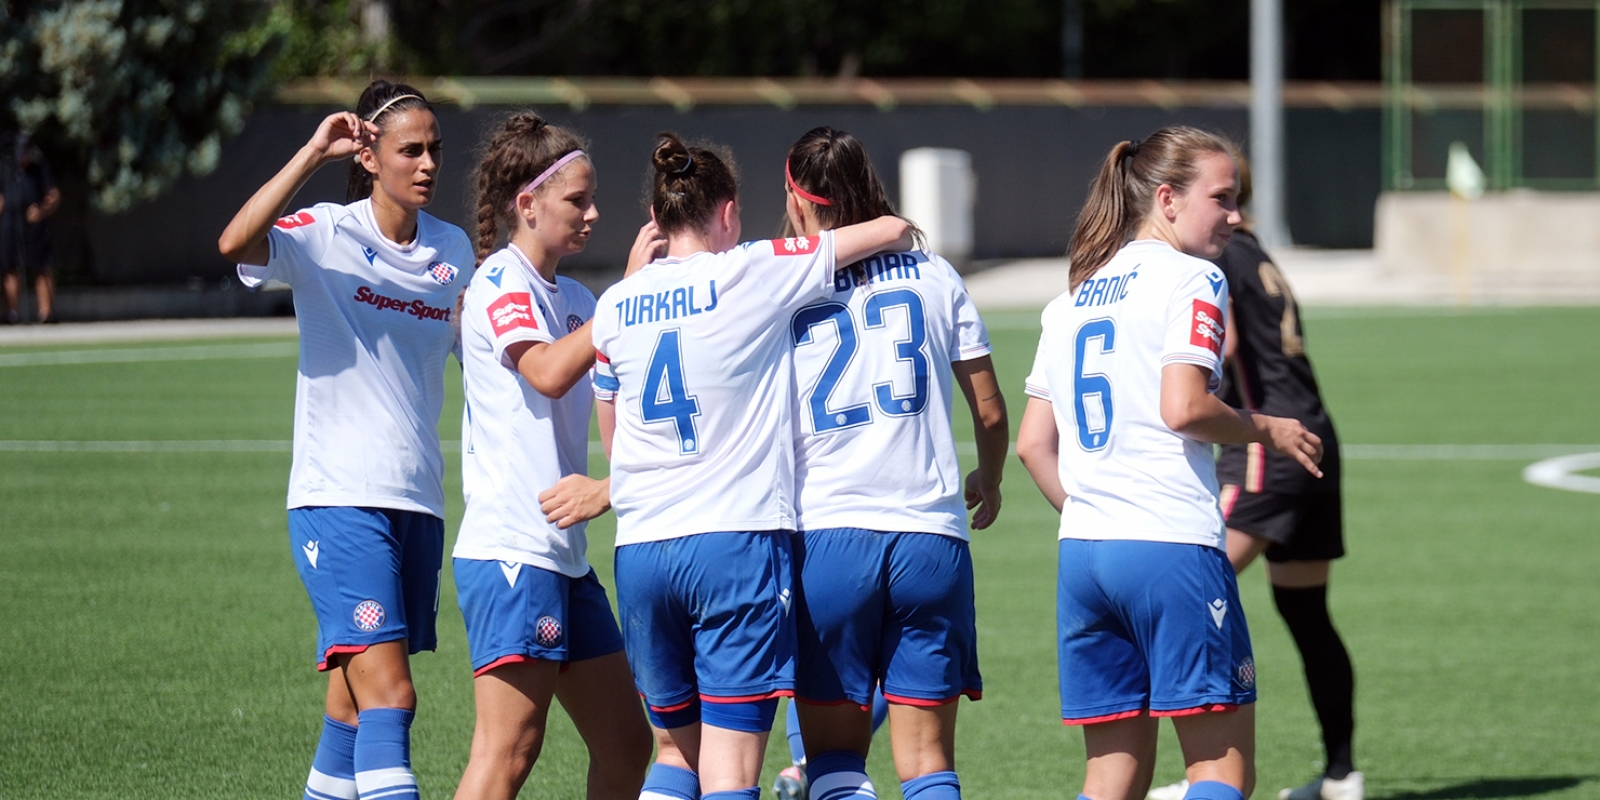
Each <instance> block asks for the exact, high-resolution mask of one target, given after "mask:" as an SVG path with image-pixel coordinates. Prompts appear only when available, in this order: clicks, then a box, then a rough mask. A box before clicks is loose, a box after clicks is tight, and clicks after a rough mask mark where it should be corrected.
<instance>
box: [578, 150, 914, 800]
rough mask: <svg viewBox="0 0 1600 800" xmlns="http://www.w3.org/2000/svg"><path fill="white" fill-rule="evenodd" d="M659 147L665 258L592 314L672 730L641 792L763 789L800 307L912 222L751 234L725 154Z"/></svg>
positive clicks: (651, 685)
mask: <svg viewBox="0 0 1600 800" xmlns="http://www.w3.org/2000/svg"><path fill="white" fill-rule="evenodd" d="M652 163H653V170H654V171H653V173H652V178H651V202H650V204H651V212H652V214H653V215H654V218H655V220H656V223H657V224H658V225H659V226H660V228H661V233H662V234H663V235H664V236H665V237H666V239H667V254H666V256H665V257H663V258H658V259H656V260H655V261H653V262H651V263H650V264H647V265H645V267H644V268H643V269H641V270H640V271H639V272H638V274H636V275H633V276H632V277H629V278H626V279H624V280H623V281H621V282H620V283H617V284H616V285H614V286H612V287H611V288H610V289H607V290H606V292H605V294H604V295H602V296H601V298H600V302H599V308H600V311H599V312H598V313H597V315H596V317H595V327H594V344H595V349H596V350H597V351H598V353H599V355H598V360H597V362H596V364H595V390H596V396H597V397H598V398H599V399H600V400H601V404H600V406H599V414H600V431H601V437H602V439H603V440H604V441H605V444H606V447H607V452H608V454H609V456H610V458H611V480H612V484H611V500H612V503H614V504H615V507H616V513H617V560H616V574H617V606H618V611H619V614H620V616H621V618H622V631H623V639H624V641H625V642H626V643H627V652H628V662H629V664H630V665H631V666H632V667H633V674H634V680H635V681H636V683H637V685H638V688H639V692H640V693H641V694H642V695H644V699H645V703H646V704H647V706H648V711H647V713H648V714H649V716H650V718H651V724H652V725H653V726H654V727H655V729H656V731H657V740H658V742H661V743H662V744H663V747H662V748H661V751H660V753H659V754H658V756H657V759H656V764H655V766H654V767H653V768H652V769H651V771H650V774H649V776H648V777H647V778H646V780H645V791H644V795H643V796H645V797H662V798H666V797H671V798H682V800H694V798H696V797H699V796H703V797H705V798H706V800H737V799H739V798H744V799H746V800H757V798H759V797H760V794H761V792H760V789H759V788H757V785H756V783H757V781H758V780H759V778H760V771H761V758H762V754H763V752H764V751H765V749H766V741H767V735H768V733H769V732H770V731H771V730H772V720H773V716H774V714H775V713H776V710H777V698H778V697H779V696H780V695H786V694H790V693H792V692H793V688H794V623H793V620H792V618H791V617H790V616H789V610H790V606H791V604H792V603H793V601H794V596H793V586H792V576H793V573H792V569H793V567H792V564H791V560H790V546H791V545H790V538H791V536H792V532H793V530H794V527H795V514H794V507H793V505H794V504H793V499H792V495H793V487H794V448H793V443H792V430H791V427H790V425H791V416H790V411H789V404H790V402H791V398H792V395H793V388H792V387H793V380H794V379H793V374H792V366H791V364H790V347H791V345H790V342H789V338H788V336H789V331H788V320H789V318H790V316H792V315H793V314H794V312H795V311H798V310H799V309H800V308H801V307H803V306H805V305H807V304H809V303H811V302H813V301H815V300H819V299H821V298H823V297H826V296H827V295H828V294H829V293H830V292H831V291H832V289H833V280H834V268H835V265H836V264H839V263H853V262H855V261H858V260H860V259H861V258H863V257H865V256H867V255H869V254H871V253H875V252H878V251H880V250H885V249H904V248H905V247H906V246H907V245H909V243H910V237H909V235H908V233H907V231H908V226H907V225H906V223H905V222H904V221H903V220H900V219H898V218H895V217H883V218H879V219H876V220H873V221H871V222H867V223H863V224H860V225H851V226H848V227H844V228H840V229H839V230H837V231H833V232H824V233H822V234H820V235H818V236H811V237H792V238H788V239H778V240H773V241H759V242H751V243H748V244H744V245H739V244H738V242H739V232H740V220H739V200H738V188H737V183H736V179H735V177H734V171H733V167H732V162H731V159H730V158H729V157H728V156H727V155H726V154H725V151H720V149H719V148H712V147H690V146H686V145H685V144H684V143H683V142H682V141H681V140H679V138H678V137H677V136H676V135H674V134H670V133H668V134H662V135H661V137H660V139H659V142H658V144H657V146H656V149H655V152H654V154H653V157H652ZM702 722H703V723H704V724H702ZM696 773H698V776H696ZM702 793H703V794H702Z"/></svg>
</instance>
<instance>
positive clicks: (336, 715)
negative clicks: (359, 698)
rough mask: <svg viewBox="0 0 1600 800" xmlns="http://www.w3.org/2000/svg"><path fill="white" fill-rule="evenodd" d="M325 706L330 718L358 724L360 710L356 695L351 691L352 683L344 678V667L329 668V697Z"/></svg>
mask: <svg viewBox="0 0 1600 800" xmlns="http://www.w3.org/2000/svg"><path fill="white" fill-rule="evenodd" d="M324 708H325V710H326V713H327V715H328V717H329V718H330V719H333V720H336V721H338V722H343V723H344V724H346V725H354V724H356V717H357V714H359V713H360V710H359V709H357V708H356V698H355V695H353V694H351V693H350V684H349V683H348V682H347V681H345V679H344V667H333V668H331V669H329V670H328V698H327V700H326V701H325V703H324Z"/></svg>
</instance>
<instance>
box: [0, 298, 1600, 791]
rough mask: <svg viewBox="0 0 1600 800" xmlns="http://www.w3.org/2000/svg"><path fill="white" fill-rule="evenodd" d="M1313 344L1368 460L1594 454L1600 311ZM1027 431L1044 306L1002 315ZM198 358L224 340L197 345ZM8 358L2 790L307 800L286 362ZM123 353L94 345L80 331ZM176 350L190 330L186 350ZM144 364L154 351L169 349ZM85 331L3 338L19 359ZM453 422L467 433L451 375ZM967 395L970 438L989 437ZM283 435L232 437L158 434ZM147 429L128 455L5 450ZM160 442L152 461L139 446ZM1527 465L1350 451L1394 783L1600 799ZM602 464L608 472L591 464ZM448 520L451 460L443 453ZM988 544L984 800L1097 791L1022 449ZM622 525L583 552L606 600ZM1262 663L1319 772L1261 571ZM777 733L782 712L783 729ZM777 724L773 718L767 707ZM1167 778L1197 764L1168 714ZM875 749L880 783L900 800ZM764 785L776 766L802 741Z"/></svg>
mask: <svg viewBox="0 0 1600 800" xmlns="http://www.w3.org/2000/svg"><path fill="white" fill-rule="evenodd" d="M1306 316H1307V321H1306V326H1307V341H1308V347H1309V350H1310V353H1311V355H1312V358H1313V359H1314V360H1315V363H1316V365H1317V368H1318V375H1319V377H1320V379H1321V381H1322V384H1323V389H1324V393H1325V396H1326V397H1327V400H1328V405H1329V408H1330V409H1331V410H1332V412H1333V414H1334V418H1335V420H1336V421H1337V423H1338V425H1339V429H1340V433H1341V438H1342V439H1343V441H1344V442H1345V443H1346V444H1347V445H1349V444H1367V445H1371V444H1382V445H1410V444H1417V445H1429V444H1495V445H1530V444H1548V445H1584V444H1594V445H1595V448H1594V449H1595V450H1600V396H1597V394H1596V392H1595V389H1594V387H1595V386H1596V385H1597V384H1596V382H1595V380H1594V378H1593V376H1592V374H1591V371H1592V370H1593V369H1594V367H1595V365H1597V364H1600V309H1584V308H1573V309H1491V310H1482V311H1471V312H1465V313H1445V312H1436V311H1357V312H1349V311H1342V310H1322V311H1319V310H1317V309H1312V310H1311V311H1310V312H1308V314H1307V315H1306ZM990 320H991V325H992V334H991V335H992V339H993V341H994V345H995V352H996V355H995V357H996V365H997V369H998V370H999V373H1000V378H1001V380H1002V385H1003V387H1004V388H1005V390H1006V392H1007V397H1008V400H1009V401H1010V403H1011V411H1012V422H1013V427H1014V426H1015V423H1016V420H1018V419H1020V417H1021V411H1022V406H1023V404H1024V403H1025V402H1026V398H1025V397H1024V396H1023V394H1022V392H1021V382H1022V378H1023V377H1024V375H1025V374H1026V372H1027V369H1028V367H1029V365H1030V363H1031V360H1032V356H1033V348H1034V343H1035V341H1036V337H1037V329H1036V316H1035V315H1031V314H1025V313H1018V312H1008V313H1004V314H994V315H990ZM194 344H208V343H194ZM209 344H215V345H217V346H218V347H221V348H222V349H221V350H219V353H221V354H222V355H220V356H219V357H214V358H206V359H200V360H184V361H148V362H144V361H135V362H125V363H88V364H52V365H38V366H7V365H3V363H0V553H3V556H0V604H3V605H0V608H3V614H4V617H3V618H4V619H5V625H4V630H5V634H6V635H5V637H4V641H5V645H4V646H3V647H0V719H3V720H4V723H3V724H0V798H3V800H14V799H15V798H32V797H85V798H98V797H106V798H110V797H118V798H139V797H152V798H153V797H162V798H171V797H264V798H265V797H276V798H284V797H293V796H297V795H298V793H299V791H300V787H301V785H302V781H303V780H304V777H305V772H306V769H307V767H308V765H309V761H310V756H311V752H312V749H313V747H314V746H315V741H316V736H317V733H318V730H319V723H320V711H319V709H320V705H321V700H322V692H323V682H322V681H321V680H320V679H319V677H318V676H317V674H316V673H315V672H314V670H313V666H312V665H313V663H314V658H313V649H314V641H315V632H314V627H313V619H312V616H311V613H310V608H309V603H308V601H307V600H306V597H305V593H304V590H303V589H302V588H301V587H300V585H299V581H298V579H297V578H296V576H295V573H294V568H293V564H292V561H291V560H290V557H289V553H288V542H287V534H286V531H285V516H284V510H283V497H284V491H285V485H286V481H287V475H288V468H289V455H288V453H287V452H284V451H282V450H274V449H273V447H272V446H270V443H282V442H286V441H287V440H288V439H289V438H290V426H291V411H292V404H293V396H294V372H295V365H294V360H293V358H291V357H283V356H276V357H274V356H271V355H267V356H262V355H260V352H259V351H256V354H255V355H250V356H240V357H230V356H228V355H227V354H229V353H233V354H235V355H236V356H238V355H240V354H241V353H242V351H239V350H237V349H233V350H230V349H228V347H237V346H239V345H247V344H250V343H249V342H237V341H233V342H216V343H209ZM121 346H126V347H141V346H136V345H95V346H94V348H93V349H107V348H112V347H121ZM162 346H163V347H168V348H170V347H174V346H176V345H173V344H170V343H168V344H165V345H162ZM149 347H152V348H154V346H153V345H152V346H149ZM74 349H76V350H83V349H89V348H87V347H86V346H79V347H76V348H29V349H22V348H15V347H12V348H4V349H3V350H0V354H4V355H15V354H25V353H29V352H44V351H46V350H52V351H59V350H74ZM450 370H451V374H450V375H449V376H448V379H447V385H448V386H449V387H450V391H451V395H450V397H451V401H450V403H449V404H448V405H447V408H446V411H445V413H444V416H443V420H442V424H441V427H440V429H441V432H442V434H443V437H442V438H444V439H447V440H454V439H457V438H458V436H459V408H460V391H459V382H458V381H457V380H456V373H455V370H456V367H455V366H454V365H452V366H451V367H450ZM965 416H966V413H965V410H964V409H960V408H958V409H957V411H956V414H955V425H956V428H957V431H958V434H957V436H958V438H960V439H970V435H969V434H967V433H964V432H965V431H969V430H970V424H969V423H968V422H967V421H966V420H965ZM175 440H183V441H245V442H256V443H262V442H265V443H269V445H268V446H264V447H260V448H257V449H255V450H247V451H244V452H216V451H214V449H213V448H209V447H202V448H199V449H196V450H193V451H179V452H169V451H163V448H166V449H170V446H169V445H162V444H159V443H167V442H172V441H175ZM39 441H43V442H60V441H79V442H81V441H119V442H127V441H137V442H149V443H158V444H151V445H139V446H138V447H140V448H143V449H142V450H136V451H133V452H98V451H92V452H71V451H60V450H57V451H45V452H28V451H24V450H23V448H24V447H36V446H37V445H19V444H17V443H18V442H39ZM151 450H154V451H151ZM1531 460H1533V459H1532V458H1531V457H1530V458H1522V459H1520V460H1518V459H1516V458H1512V457H1507V458H1476V459H1470V458H1454V459H1452V458H1430V459H1410V458H1392V457H1390V458H1361V457H1350V458H1348V460H1347V463H1346V470H1345V480H1346V485H1345V507H1346V539H1347V543H1348V546H1349V549H1350V556H1349V557H1348V558H1347V559H1345V560H1343V561H1341V562H1339V564H1338V566H1337V567H1336V568H1335V570H1334V579H1333V586H1332V591H1331V602H1332V606H1333V613H1334V619H1335V622H1336V623H1337V624H1338V625H1339V627H1340V629H1341V631H1342V632H1343V633H1344V635H1345V637H1346V641H1347V643H1348V645H1349V647H1350V650H1351V653H1352V656H1353V658H1354V660H1355V665H1356V671H1357V703H1358V705H1357V735H1356V758H1357V764H1358V767H1359V768H1361V769H1362V770H1363V771H1365V772H1366V773H1367V776H1368V797H1369V798H1373V800H1378V799H1380V798H1389V799H1390V800H1402V799H1404V800H1449V799H1452V798H1473V797H1483V798H1488V797H1496V798H1520V797H1538V798H1552V799H1555V798H1563V799H1564V798H1589V797H1600V762H1597V760H1596V757H1595V754H1596V753H1600V666H1597V665H1600V610H1597V609H1600V581H1597V580H1596V578H1595V576H1596V575H1597V574H1600V548H1597V547H1596V546H1595V545H1594V541H1595V535H1596V534H1597V533H1600V525H1597V523H1600V496H1596V495H1589V494H1579V493H1572V492H1563V491H1557V490H1552V489H1546V488H1541V487H1536V486H1532V485H1529V484H1527V483H1524V482H1523V481H1522V479H1521V476H1520V473H1521V470H1522V468H1523V467H1524V466H1526V465H1527V463H1529V462H1530V461H1531ZM595 461H596V462H597V463H596V466H597V467H600V468H603V466H604V461H603V459H600V458H596V459H595ZM447 467H448V471H447V477H446V489H447V491H448V496H449V517H450V518H449V520H448V521H447V531H449V535H450V537H451V538H452V539H453V536H454V530H455V527H456V524H457V522H458V520H459V518H460V513H461V502H460V493H459V489H460V484H459V481H460V477H459V476H460V462H459V458H458V457H457V456H456V455H455V454H453V453H450V452H449V450H448V448H447ZM1004 488H1005V491H1006V495H1005V499H1006V502H1005V506H1004V511H1003V513H1002V517H1001V521H1000V522H999V523H998V524H997V526H996V527H995V528H994V529H991V530H989V531H984V532H980V533H978V534H976V535H975V536H974V539H973V554H974V559H975V562H976V572H977V591H978V620H979V629H980V657H981V659H982V667H983V672H984V682H985V693H984V699H983V700H982V701H981V702H978V703H964V704H963V707H962V710H961V724H960V736H959V741H958V762H959V768H960V773H961V778H962V783H963V786H964V788H965V789H966V792H967V794H968V796H971V797H1002V798H1059V797H1071V796H1073V795H1075V794H1076V792H1077V789H1078V788H1079V785H1080V782H1081V780H1082V774H1083V764H1082V745H1081V737H1080V736H1079V734H1078V733H1077V732H1076V731H1075V730H1072V729H1066V728H1063V727H1062V725H1061V724H1060V721H1059V718H1058V714H1059V712H1058V707H1057V702H1056V676H1055V653H1054V639H1053V634H1054V619H1053V617H1054V614H1053V609H1054V552H1055V547H1054V530H1055V521H1054V515H1053V513H1052V512H1051V510H1050V509H1049V508H1048V506H1046V505H1045V504H1044V502H1043V501H1042V500H1041V499H1040V498H1039V497H1038V494H1037V492H1036V491H1035V490H1034V489H1033V487H1032V485H1031V484H1030V482H1029V481H1028V478H1027V474H1026V473H1025V472H1024V471H1023V470H1022V468H1021V465H1020V464H1018V463H1016V462H1015V461H1014V460H1013V461H1012V462H1011V463H1010V465H1009V467H1008V473H1007V480H1006V483H1005V487H1004ZM611 532H612V524H611V522H610V520H609V518H602V519H601V520H599V521H597V522H595V523H594V524H592V526H591V528H590V538H591V541H592V545H591V551H590V556H591V558H592V559H593V561H594V562H595V565H596V567H597V569H598V571H599V572H600V575H601V578H602V580H603V581H604V582H605V583H606V584H607V585H608V586H610V585H611V576H610V562H611V548H610V540H611ZM448 574H449V572H448V570H446V575H447V577H446V580H445V586H444V596H443V598H442V601H441V611H440V618H439V629H440V646H439V651H438V652H437V653H434V654H424V655H421V656H418V657H417V658H416V659H415V660H414V669H415V673H416V681H417V686H418V694H419V696H420V700H421V707H420V711H419V715H418V720H417V723H416V727H415V728H414V747H413V752H414V761H415V767H416V772H417V774H418V777H419V779H420V782H421V786H422V789H423V792H424V794H425V795H427V796H431V797H440V796H447V795H448V794H450V793H451V792H453V790H454V786H455V782H456V780H457V779H458V778H459V777H460V773H461V769H462V767H463V766H464V764H465V761H466V756H467V748H468V743H469V740H470V736H471V731H472V700H471V679H470V672H469V669H468V664H467V655H466V640H465V634H464V632H463V629H462V624H461V618H460V614H459V612H458V611H457V610H456V607H455V599H454V592H453V585H452V584H451V582H450V580H449V578H448ZM1241 590H1242V594H1243V598H1244V604H1245V609H1246V612H1247V614H1248V615H1249V618H1250V622H1251V629H1252V633H1253V635H1254V640H1255V647H1256V662H1257V669H1258V676H1259V686H1260V693H1261V701H1260V702H1259V703H1258V706H1257V711H1258V751H1259V757H1258V767H1259V773H1260V780H1259V786H1260V788H1259V789H1258V791H1257V792H1256V796H1257V797H1272V796H1275V793H1276V790H1277V789H1278V788H1279V787H1283V786H1289V785H1295V784H1298V783H1301V782H1304V781H1305V780H1307V779H1308V778H1310V777H1311V776H1313V775H1314V774H1316V772H1317V769H1318V767H1319V764H1318V763H1317V759H1318V758H1319V757H1320V745H1319V739H1318V736H1317V731H1316V727H1315V722H1314V717H1313V716H1312V714H1311V710H1310V708H1309V703H1308V701H1307V699H1306V695H1305V690H1304V685H1303V681H1302V679H1301V677H1300V674H1299V668H1300V667H1299V661H1298V657H1297V655H1296V654H1295V652H1294V650H1293V646H1292V644H1291V643H1290V641H1289V639H1288V636H1287V634H1286V633H1285V631H1284V629H1283V626H1282V623H1281V622H1280V621H1279V620H1278V619H1277V617H1276V614H1275V612H1274V611H1273V609H1272V606H1271V602H1270V598H1269V596H1268V592H1267V591H1266V586H1265V580H1264V578H1263V576H1262V574H1261V568H1260V567H1259V566H1258V567H1255V568H1253V569H1252V570H1251V571H1250V572H1248V573H1246V575H1245V576H1243V577H1242V579H1241ZM780 719H781V718H780ZM552 721H553V722H552V730H551V733H550V736H549V738H548V741H547V744H546V747H545V750H544V754H543V756H542V758H541V759H540V762H539V764H538V766H537V767H535V769H534V773H533V777H532V778H531V779H530V781H529V784H528V788H526V789H525V790H524V796H528V797H533V796H549V797H574V798H576V797H582V796H583V774H584V770H585V763H586V762H585V755H584V751H583V748H582V745H581V744H580V742H579V741H578V739H577V737H576V734H575V733H574V732H573V730H572V728H571V726H570V724H569V723H567V722H566V720H565V719H564V718H562V717H561V714H560V713H559V712H557V713H555V714H553V715H552ZM780 725H781V722H780ZM1162 744H1163V754H1162V759H1161V765H1160V767H1159V769H1158V773H1157V780H1158V782H1166V781H1169V780H1176V779H1177V777H1178V776H1179V774H1180V771H1181V766H1180V760H1179V758H1178V755H1177V752H1176V746H1175V745H1176V742H1175V740H1174V739H1173V737H1172V736H1171V732H1170V726H1168V727H1166V729H1165V730H1164V731H1163V742H1162ZM888 750H889V748H888V739H887V736H884V735H881V734H880V736H879V738H878V741H877V746H876V748H875V751H874V755H873V758H872V760H871V763H870V770H871V772H872V775H873V777H874V779H875V780H876V781H877V783H878V789H879V794H880V795H881V796H884V797H895V796H898V790H897V786H896V783H897V782H896V780H895V778H894V771H893V765H892V761H891V760H890V758H889V752H888ZM768 756H769V757H768V760H767V771H766V773H765V775H764V776H763V786H768V785H770V782H771V778H772V776H773V774H775V772H776V771H777V770H778V769H779V768H781V767H782V766H784V765H785V764H786V763H787V750H786V748H785V747H784V744H783V742H782V737H781V735H778V736H774V740H773V743H772V746H771V747H770V748H769V751H768Z"/></svg>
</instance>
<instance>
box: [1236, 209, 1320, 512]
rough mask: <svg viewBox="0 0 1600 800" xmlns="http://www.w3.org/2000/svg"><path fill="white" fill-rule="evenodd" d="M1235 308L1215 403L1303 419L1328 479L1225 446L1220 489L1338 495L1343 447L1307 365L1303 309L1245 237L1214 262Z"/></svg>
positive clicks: (1276, 458) (1257, 451)
mask: <svg viewBox="0 0 1600 800" xmlns="http://www.w3.org/2000/svg"><path fill="white" fill-rule="evenodd" d="M1215 263H1216V265H1217V266H1219V267H1221V268H1222V272H1223V274H1224V275H1226V276H1227V277H1228V296H1229V299H1230V300H1231V301H1232V304H1233V313H1232V319H1233V328H1234V329H1233V331H1232V334H1233V336H1234V341H1232V342H1230V343H1229V344H1230V345H1231V346H1233V347H1234V348H1235V350H1234V354H1233V357H1232V358H1231V359H1229V360H1228V362H1227V363H1226V364H1225V365H1224V368H1223V380H1222V388H1221V389H1220V390H1218V393H1217V394H1218V396H1219V397H1221V398H1222V399H1223V401H1224V402H1226V403H1227V404H1228V405H1230V406H1233V407H1235V408H1244V409H1249V410H1251V411H1259V412H1261V413H1263V414H1270V415H1272V416H1275V417H1291V418H1294V419H1298V420H1300V422H1301V423H1303V424H1304V425H1305V426H1306V427H1307V428H1309V429H1310V430H1311V432H1312V433H1315V434H1317V435H1318V436H1321V437H1322V445H1323V448H1324V451H1325V455H1324V457H1323V462H1322V471H1323V473H1324V477H1323V478H1322V479H1320V480H1318V479H1317V478H1316V477H1315V476H1313V475H1311V474H1310V473H1308V472H1306V470H1305V468H1304V467H1302V466H1300V464H1299V463H1298V462H1296V461H1295V460H1294V459H1292V458H1289V457H1287V456H1280V455H1278V454H1276V453H1273V452H1271V451H1269V450H1267V449H1266V448H1265V447H1263V446H1262V445H1259V444H1252V445H1227V446H1224V447H1223V448H1222V458H1221V460H1220V461H1219V462H1218V463H1217V478H1218V479H1219V480H1220V481H1221V482H1222V483H1227V484H1234V485H1237V486H1241V487H1243V488H1244V490H1245V491H1248V492H1287V493H1299V492H1307V491H1338V488H1339V444H1338V441H1337V439H1336V437H1335V434H1334V430H1333V420H1332V419H1329V417H1328V411H1327V409H1325V408H1323V406H1322V395H1321V393H1320V392H1319V391H1318V389H1317V377H1316V375H1315V374H1314V373H1313V372H1312V370H1311V361H1310V360H1309V359H1307V358H1306V345H1305V334H1304V332H1303V331H1302V330H1301V327H1300V306H1299V304H1298V303H1296V302H1295V299H1294V292H1293V291H1292V290H1290V288H1289V282H1288V281H1286V280H1284V277H1283V273H1282V272H1279V271H1278V266H1277V265H1276V264H1274V263H1272V259H1271V257H1269V256H1268V255H1267V254H1266V251H1264V250H1262V249H1261V243H1260V242H1258V241H1256V237H1255V236H1254V235H1252V234H1250V233H1249V232H1247V231H1242V230H1241V231H1237V232H1235V233H1234V235H1233V238H1232V240H1230V241H1229V242H1228V248H1227V249H1226V250H1224V251H1222V256H1221V257H1220V258H1218V259H1217V260H1216V262H1215Z"/></svg>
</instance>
